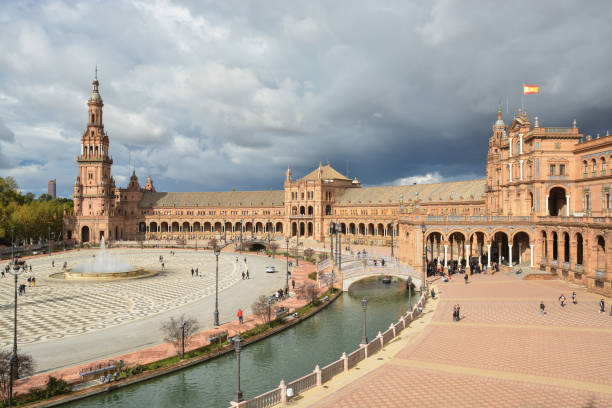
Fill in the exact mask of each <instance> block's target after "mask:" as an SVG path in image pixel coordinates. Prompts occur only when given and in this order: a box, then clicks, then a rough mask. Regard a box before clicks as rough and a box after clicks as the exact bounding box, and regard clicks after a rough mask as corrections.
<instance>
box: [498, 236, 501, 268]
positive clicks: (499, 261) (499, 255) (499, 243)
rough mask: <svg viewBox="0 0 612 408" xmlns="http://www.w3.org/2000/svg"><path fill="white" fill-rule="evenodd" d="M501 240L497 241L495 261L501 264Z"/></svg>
mask: <svg viewBox="0 0 612 408" xmlns="http://www.w3.org/2000/svg"><path fill="white" fill-rule="evenodd" d="M501 244H502V243H501V240H499V241H498V242H497V263H498V264H501V259H502V251H501Z"/></svg>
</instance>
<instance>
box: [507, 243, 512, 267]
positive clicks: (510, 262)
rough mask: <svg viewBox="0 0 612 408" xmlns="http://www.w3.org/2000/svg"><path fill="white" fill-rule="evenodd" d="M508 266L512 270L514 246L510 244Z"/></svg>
mask: <svg viewBox="0 0 612 408" xmlns="http://www.w3.org/2000/svg"><path fill="white" fill-rule="evenodd" d="M508 266H509V267H510V268H512V244H508Z"/></svg>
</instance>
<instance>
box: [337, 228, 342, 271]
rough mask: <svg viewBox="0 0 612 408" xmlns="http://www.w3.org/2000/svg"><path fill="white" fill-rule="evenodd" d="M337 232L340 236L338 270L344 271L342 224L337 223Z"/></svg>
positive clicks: (338, 239)
mask: <svg viewBox="0 0 612 408" xmlns="http://www.w3.org/2000/svg"><path fill="white" fill-rule="evenodd" d="M336 234H337V235H338V238H337V239H336V240H337V241H338V271H340V272H341V271H342V224H340V223H339V222H338V223H336Z"/></svg>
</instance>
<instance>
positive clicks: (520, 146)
mask: <svg viewBox="0 0 612 408" xmlns="http://www.w3.org/2000/svg"><path fill="white" fill-rule="evenodd" d="M519 154H523V135H522V134H520V135H519Z"/></svg>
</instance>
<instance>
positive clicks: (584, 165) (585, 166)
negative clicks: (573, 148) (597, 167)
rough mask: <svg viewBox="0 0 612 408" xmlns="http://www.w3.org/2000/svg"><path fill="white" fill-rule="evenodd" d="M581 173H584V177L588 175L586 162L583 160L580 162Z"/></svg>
mask: <svg viewBox="0 0 612 408" xmlns="http://www.w3.org/2000/svg"><path fill="white" fill-rule="evenodd" d="M582 172H583V173H584V177H586V176H587V175H588V174H589V164H588V163H587V161H586V160H583V162H582Z"/></svg>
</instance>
